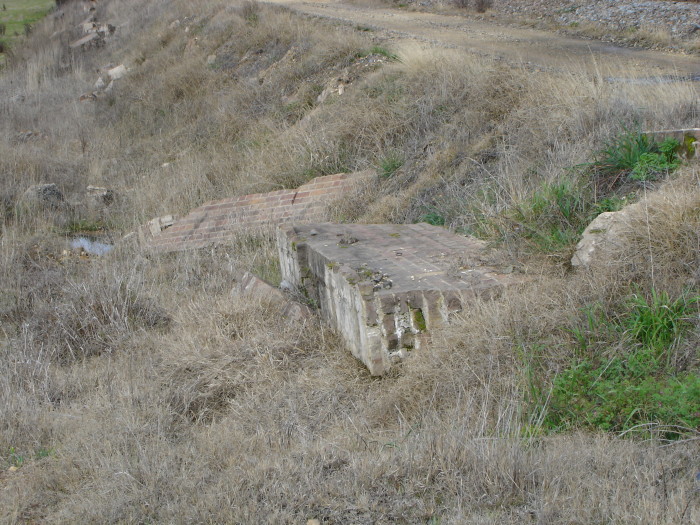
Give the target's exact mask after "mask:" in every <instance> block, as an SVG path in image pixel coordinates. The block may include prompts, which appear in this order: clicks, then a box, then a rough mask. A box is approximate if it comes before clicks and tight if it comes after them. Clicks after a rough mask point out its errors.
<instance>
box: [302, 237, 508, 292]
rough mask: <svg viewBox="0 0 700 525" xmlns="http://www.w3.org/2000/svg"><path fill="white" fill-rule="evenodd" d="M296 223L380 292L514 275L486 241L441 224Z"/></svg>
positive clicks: (471, 284) (498, 280)
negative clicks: (495, 261) (497, 262)
mask: <svg viewBox="0 0 700 525" xmlns="http://www.w3.org/2000/svg"><path fill="white" fill-rule="evenodd" d="M293 229H294V232H296V238H297V242H303V243H305V244H306V245H307V246H308V247H309V249H311V250H313V251H314V252H317V253H318V254H320V255H322V256H323V257H324V258H326V259H327V260H328V263H327V266H329V267H331V268H333V269H334V270H339V271H342V272H343V274H345V275H346V278H348V279H356V280H358V281H362V282H368V283H371V284H372V286H373V287H374V291H375V292H376V293H377V294H382V293H397V292H404V291H413V290H453V289H470V288H483V287H489V286H499V285H501V284H505V282H503V281H506V280H509V279H508V276H507V275H506V274H507V273H509V272H508V270H501V271H498V270H497V269H496V268H494V267H493V266H489V265H487V264H486V262H485V259H484V255H485V251H486V246H485V243H484V242H483V241H480V240H478V239H475V238H473V237H465V236H461V235H456V234H454V233H451V232H449V231H448V230H446V229H444V228H441V227H439V226H431V225H429V224H424V223H423V224H331V223H322V224H307V225H300V226H295V227H294V228H293ZM511 271H512V269H511ZM353 273H354V274H356V275H353Z"/></svg>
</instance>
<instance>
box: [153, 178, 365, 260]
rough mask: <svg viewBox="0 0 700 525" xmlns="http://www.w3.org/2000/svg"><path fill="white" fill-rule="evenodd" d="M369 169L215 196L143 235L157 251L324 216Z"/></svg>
mask: <svg viewBox="0 0 700 525" xmlns="http://www.w3.org/2000/svg"><path fill="white" fill-rule="evenodd" d="M370 173H371V172H368V171H365V172H359V173H339V174H336V175H328V176H326V177H318V178H316V179H314V180H312V181H311V182H308V183H307V184H304V185H303V186H300V187H299V188H297V189H291V190H276V191H271V192H269V193H255V194H251V195H243V196H241V197H232V198H229V199H220V200H216V201H211V202H208V203H206V204H204V205H202V206H200V207H199V208H196V209H194V210H192V211H191V212H190V213H189V214H188V215H187V216H185V217H183V218H182V219H179V220H177V221H175V222H174V224H172V226H169V227H166V228H165V229H163V230H162V231H160V232H159V233H158V228H155V232H154V231H153V230H154V229H153V228H151V229H144V231H143V233H145V238H144V239H143V240H144V242H145V244H146V245H147V246H148V247H149V248H151V249H153V250H155V251H162V252H167V251H180V250H188V249H197V248H203V247H205V246H209V245H211V244H222V243H225V242H227V241H229V240H231V239H232V238H233V237H234V236H235V235H236V234H237V232H239V231H240V230H241V228H244V227H247V226H258V225H265V224H279V223H281V222H295V223H304V222H315V221H321V220H324V219H327V206H328V203H329V202H331V201H333V200H336V199H338V198H339V197H341V196H342V195H343V194H344V193H346V192H348V191H351V190H352V189H354V188H356V187H357V185H358V184H361V183H362V182H363V181H366V180H367V179H368V177H369V176H370ZM154 221H158V219H154ZM154 221H151V222H152V223H153V222H154ZM170 222H171V223H172V221H170ZM158 224H160V223H158Z"/></svg>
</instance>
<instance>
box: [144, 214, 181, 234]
mask: <svg viewBox="0 0 700 525" xmlns="http://www.w3.org/2000/svg"><path fill="white" fill-rule="evenodd" d="M173 224H175V218H174V217H173V216H172V215H164V216H162V217H156V218H155V219H151V220H150V221H148V231H149V232H150V233H151V235H158V234H159V233H160V232H162V231H163V230H165V229H167V228H170V227H171V226H172V225H173Z"/></svg>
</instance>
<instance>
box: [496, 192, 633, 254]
mask: <svg viewBox="0 0 700 525" xmlns="http://www.w3.org/2000/svg"><path fill="white" fill-rule="evenodd" d="M624 202H625V201H624V199H622V198H621V197H617V196H611V197H607V198H604V199H600V200H598V201H596V200H595V193H594V191H593V188H592V187H591V186H590V185H588V186H584V185H583V184H581V183H578V182H576V181H574V180H573V179H564V180H562V181H560V182H556V183H546V184H543V185H542V186H541V188H540V189H539V190H537V191H536V192H535V193H534V194H533V195H532V196H530V198H528V199H526V200H525V201H524V202H522V203H520V204H519V205H518V206H516V207H515V208H514V209H512V210H511V211H510V212H509V213H508V219H509V220H510V221H512V222H514V223H515V227H516V229H517V230H519V231H521V232H522V236H523V237H525V238H526V239H529V240H530V241H532V242H533V243H534V245H535V246H536V247H537V248H538V249H539V250H541V251H544V252H557V251H562V250H564V249H568V248H569V247H570V246H572V245H573V244H575V243H576V242H578V239H579V238H580V235H581V233H582V232H583V230H584V229H585V228H586V226H588V224H589V223H590V222H591V220H593V219H594V218H595V217H596V216H597V215H598V214H600V213H603V212H606V211H617V210H619V209H620V208H622V206H623V204H624Z"/></svg>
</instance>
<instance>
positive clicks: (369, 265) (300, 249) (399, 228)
mask: <svg viewBox="0 0 700 525" xmlns="http://www.w3.org/2000/svg"><path fill="white" fill-rule="evenodd" d="M277 248H278V251H279V256H280V267H281V270H282V278H283V279H284V280H285V281H286V282H288V283H290V284H291V285H293V286H296V287H300V288H304V289H305V291H306V293H307V294H308V296H309V297H310V298H311V300H312V301H313V302H314V303H316V304H317V305H318V307H319V310H320V313H321V316H322V317H323V318H324V319H325V320H326V321H328V322H329V323H330V324H331V325H332V326H334V327H335V328H336V329H337V330H338V331H339V332H340V333H341V334H342V336H343V337H344V339H345V341H346V343H347V345H348V348H349V349H350V351H351V352H352V354H353V355H354V356H355V357H357V358H358V359H359V360H360V361H362V362H363V363H364V364H365V366H366V367H367V368H368V369H369V371H370V373H371V374H372V375H382V374H384V373H386V372H387V371H388V370H389V369H390V367H391V365H392V363H395V362H397V361H400V360H401V359H402V358H404V357H406V356H408V355H410V352H412V351H423V350H424V349H425V348H426V347H427V345H428V343H429V340H430V332H431V331H435V330H439V329H440V328H441V327H443V326H444V325H445V324H446V323H448V322H449V320H450V317H451V316H452V315H454V314H455V313H457V312H459V311H460V310H461V309H462V307H463V305H464V304H466V303H467V302H468V301H469V300H470V298H475V297H477V296H480V297H492V296H494V295H497V294H498V293H499V292H500V291H501V289H502V288H503V287H504V286H505V285H507V284H511V283H514V282H518V278H516V277H514V276H513V275H509V272H508V271H507V270H505V269H504V271H503V272H499V269H498V268H494V267H486V266H479V267H477V268H474V267H471V268H470V272H469V274H468V275H469V277H468V278H466V279H465V278H462V276H461V274H460V269H459V268H457V269H456V268H454V267H453V266H454V261H458V260H471V261H474V260H482V259H485V258H483V257H480V255H482V254H483V251H484V250H485V245H484V243H482V242H481V241H478V240H477V239H474V238H469V237H462V236H458V235H455V234H452V233H450V232H449V231H447V230H445V229H444V228H440V227H437V226H430V225H425V224H421V225H418V224H369V225H366V224H344V225H336V224H330V223H319V224H307V225H295V226H289V225H287V226H280V227H279V228H278V230H277ZM409 261H410V262H409ZM389 283H390V284H389Z"/></svg>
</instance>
